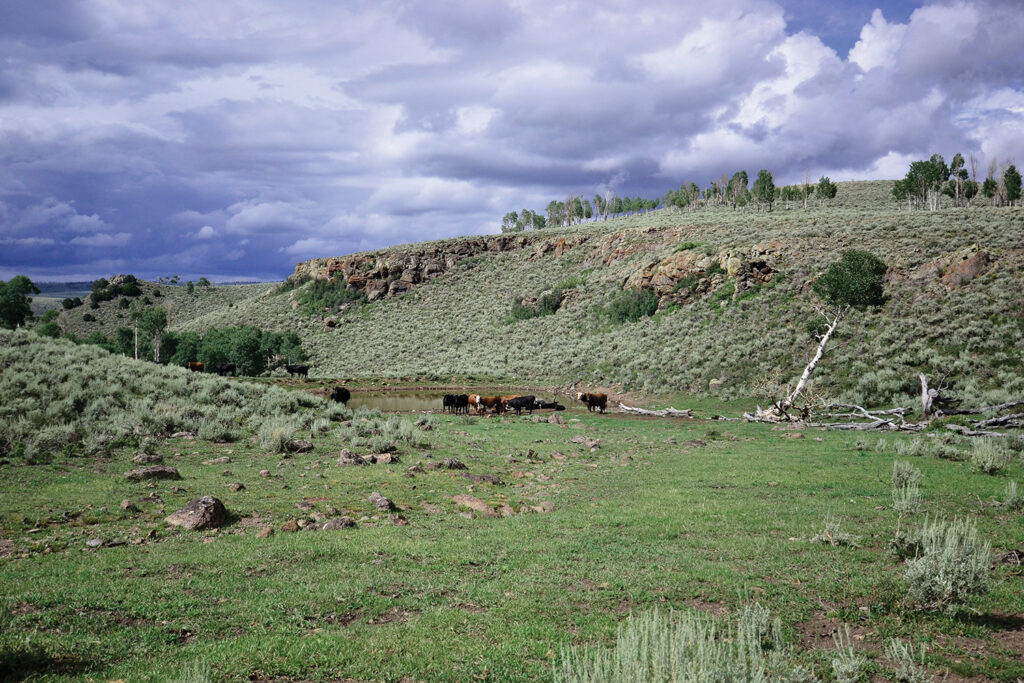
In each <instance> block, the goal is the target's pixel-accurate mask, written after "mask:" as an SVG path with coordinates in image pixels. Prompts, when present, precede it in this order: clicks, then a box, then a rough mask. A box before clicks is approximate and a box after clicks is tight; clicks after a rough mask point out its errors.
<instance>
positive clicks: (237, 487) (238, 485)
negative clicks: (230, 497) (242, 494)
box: [228, 481, 245, 491]
mask: <svg viewBox="0 0 1024 683" xmlns="http://www.w3.org/2000/svg"><path fill="white" fill-rule="evenodd" d="M228 488H229V489H231V490H232V491H242V490H244V489H245V484H243V483H242V482H240V481H233V482H231V483H230V484H228Z"/></svg>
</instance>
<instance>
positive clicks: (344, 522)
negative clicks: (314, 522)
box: [320, 516, 356, 531]
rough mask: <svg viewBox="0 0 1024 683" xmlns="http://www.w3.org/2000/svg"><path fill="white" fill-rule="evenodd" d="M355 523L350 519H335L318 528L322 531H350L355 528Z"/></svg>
mask: <svg viewBox="0 0 1024 683" xmlns="http://www.w3.org/2000/svg"><path fill="white" fill-rule="evenodd" d="M355 525H356V521H355V520H354V519H352V518H351V517H347V516H346V517H335V518H334V519H329V520H327V521H326V522H324V524H323V526H322V527H320V528H321V529H323V530H324V531H334V530H335V529H351V528H353V527H355Z"/></svg>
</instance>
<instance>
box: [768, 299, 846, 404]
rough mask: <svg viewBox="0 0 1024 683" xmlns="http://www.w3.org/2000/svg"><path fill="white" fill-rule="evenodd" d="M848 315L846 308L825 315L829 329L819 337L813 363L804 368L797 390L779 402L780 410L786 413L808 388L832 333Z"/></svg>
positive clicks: (812, 359)
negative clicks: (808, 382) (808, 383)
mask: <svg viewBox="0 0 1024 683" xmlns="http://www.w3.org/2000/svg"><path fill="white" fill-rule="evenodd" d="M845 314H846V308H845V307H839V308H837V309H836V310H835V312H834V313H832V314H831V317H830V315H829V314H828V313H826V314H825V321H826V322H827V323H828V329H826V330H825V333H824V334H823V335H821V336H820V337H818V348H817V350H815V352H814V357H813V358H811V362H810V363H808V364H807V367H805V368H804V371H803V374H801V375H800V380H799V381H798V382H797V383H796V388H795V389H793V391H792V392H791V393H790V394H789V396H787V397H786V398H784V399H782V401H780V402H779V404H778V405H779V410H780V411H782V412H783V413H785V412H786V411H788V410H789V409H790V408H792V407H793V404H794V403H796V400H797V398H799V397H800V392H802V391H803V390H804V387H805V386H807V380H809V379H810V378H811V374H812V373H813V372H814V368H816V367H818V363H819V362H820V361H821V357H822V356H823V355H824V354H825V346H827V345H828V341H829V339H831V338H832V333H833V332H835V331H836V327H837V326H838V325H839V321H840V320H842V319H843V315H845Z"/></svg>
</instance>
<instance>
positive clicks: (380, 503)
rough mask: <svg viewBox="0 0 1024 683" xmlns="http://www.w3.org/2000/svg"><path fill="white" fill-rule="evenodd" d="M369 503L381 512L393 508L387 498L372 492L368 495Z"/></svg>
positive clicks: (392, 504) (393, 505)
mask: <svg viewBox="0 0 1024 683" xmlns="http://www.w3.org/2000/svg"><path fill="white" fill-rule="evenodd" d="M370 502H371V503H373V506H374V507H376V508H377V509H378V510H380V511H381V512H387V511H388V510H392V509H394V507H395V504H394V503H392V502H391V501H390V500H389V499H388V498H385V497H384V496H382V495H381V494H380V493H378V492H377V491H374V492H373V493H371V494H370Z"/></svg>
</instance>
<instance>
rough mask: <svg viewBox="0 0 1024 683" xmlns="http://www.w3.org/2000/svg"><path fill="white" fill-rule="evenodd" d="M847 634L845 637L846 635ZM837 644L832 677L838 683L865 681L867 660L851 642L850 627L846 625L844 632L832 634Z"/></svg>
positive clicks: (833, 658) (833, 656)
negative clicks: (857, 651)
mask: <svg viewBox="0 0 1024 683" xmlns="http://www.w3.org/2000/svg"><path fill="white" fill-rule="evenodd" d="M844 634H845V635H844ZM832 640H833V642H835V644H836V650H835V653H833V655H832V675H833V676H835V679H836V681H837V682H838V683H858V681H862V680H864V677H865V676H864V673H865V668H866V666H867V660H866V659H865V658H864V657H862V656H861V655H859V654H857V653H856V651H854V649H853V645H852V644H851V641H850V627H849V626H846V625H845V624H844V628H843V631H836V632H835V633H833V634H832Z"/></svg>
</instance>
